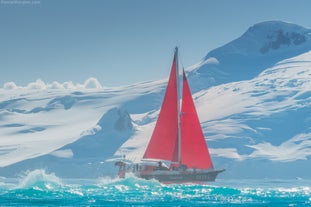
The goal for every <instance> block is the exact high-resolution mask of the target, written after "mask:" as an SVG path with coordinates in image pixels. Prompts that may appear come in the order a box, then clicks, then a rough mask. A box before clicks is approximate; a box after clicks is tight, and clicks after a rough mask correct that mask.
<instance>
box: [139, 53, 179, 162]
mask: <svg viewBox="0 0 311 207" xmlns="http://www.w3.org/2000/svg"><path fill="white" fill-rule="evenodd" d="M177 75H178V74H177V51H176V52H175V55H174V60H173V64H172V68H171V74H170V78H169V81H168V85H167V88H166V92H165V96H164V100H163V103H162V107H161V111H160V114H159V117H158V121H157V123H156V126H155V128H154V131H153V134H152V136H151V139H150V141H149V144H148V146H147V149H146V152H145V155H144V158H145V159H162V160H170V161H174V162H175V161H177V159H178V149H177V148H178V146H177V143H178V137H177V136H178V135H177V134H178V104H177V101H178V97H177V96H178V95H177V84H178V83H177Z"/></svg>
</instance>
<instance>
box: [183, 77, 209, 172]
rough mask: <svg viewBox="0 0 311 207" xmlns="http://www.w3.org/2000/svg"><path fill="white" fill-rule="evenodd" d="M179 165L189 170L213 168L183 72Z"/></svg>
mask: <svg viewBox="0 0 311 207" xmlns="http://www.w3.org/2000/svg"><path fill="white" fill-rule="evenodd" d="M181 163H182V164H184V165H187V166H188V167H189V168H198V169H208V168H213V163H212V160H211V156H210V154H209V151H208V148H207V145H206V142H205V139H204V135H203V132H202V128H201V125H200V121H199V118H198V114H197V112H196V109H195V105H194V102H193V99H192V95H191V91H190V88H189V84H188V81H187V78H186V75H185V72H183V93H182V107H181Z"/></svg>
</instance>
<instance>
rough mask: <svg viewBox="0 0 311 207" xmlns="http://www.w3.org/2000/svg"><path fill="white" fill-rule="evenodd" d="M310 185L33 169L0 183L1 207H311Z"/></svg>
mask: <svg viewBox="0 0 311 207" xmlns="http://www.w3.org/2000/svg"><path fill="white" fill-rule="evenodd" d="M247 183H248V184H247ZM309 184H310V183H309V182H303V181H301V182H297V181H286V182H274V181H265V182H263V181H262V180H252V181H239V180H236V181H235V182H233V181H226V180H219V181H217V182H215V183H212V185H211V184H204V185H203V184H162V183H159V182H158V181H156V180H150V181H147V180H144V179H140V178H136V177H134V176H128V177H127V178H125V179H113V178H108V177H106V178H99V179H92V180H86V179H83V180H82V179H61V178H59V177H57V176H56V175H55V174H53V173H47V172H45V171H44V170H34V171H30V172H27V173H25V174H24V175H23V176H21V177H20V178H19V179H17V180H15V181H12V180H11V179H6V178H1V181H0V206H244V205H245V206H310V205H311V186H310V185H309ZM256 186H259V187H256Z"/></svg>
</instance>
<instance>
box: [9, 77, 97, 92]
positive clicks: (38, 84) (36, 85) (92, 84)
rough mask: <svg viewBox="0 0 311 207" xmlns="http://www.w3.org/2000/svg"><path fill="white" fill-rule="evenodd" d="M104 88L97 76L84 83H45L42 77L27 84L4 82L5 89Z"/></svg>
mask: <svg viewBox="0 0 311 207" xmlns="http://www.w3.org/2000/svg"><path fill="white" fill-rule="evenodd" d="M101 88H103V87H102V85H101V84H100V82H99V81H98V80H97V79H96V78H93V77H91V78H88V79H87V80H86V81H85V82H84V83H83V84H80V83H76V84H75V83H73V82H72V81H67V82H64V83H59V82H57V81H53V82H52V83H45V82H44V81H42V80H41V79H38V80H36V81H34V82H30V83H28V84H27V85H26V86H18V85H17V84H16V83H15V82H12V81H11V82H7V83H4V84H3V89H5V90H18V89H26V90H46V89H55V90H64V89H68V90H75V89H101Z"/></svg>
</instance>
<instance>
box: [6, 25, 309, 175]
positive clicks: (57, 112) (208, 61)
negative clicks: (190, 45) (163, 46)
mask: <svg viewBox="0 0 311 207" xmlns="http://www.w3.org/2000/svg"><path fill="white" fill-rule="evenodd" d="M310 38H311V30H309V29H306V28H303V27H301V26H298V25H295V24H292V23H286V22H281V21H268V22H262V23H258V24H255V25H253V26H252V27H250V28H249V29H248V30H247V31H246V32H245V33H244V34H243V35H242V36H241V37H240V38H238V39H236V40H233V41H232V42H229V43H228V44H226V45H224V46H222V47H219V48H217V49H215V50H213V51H211V52H209V53H208V54H207V55H206V56H205V57H204V58H203V59H202V61H201V62H199V63H197V64H195V65H193V66H191V67H189V68H187V69H186V73H187V75H188V77H189V85H190V87H191V90H192V92H193V93H194V94H193V97H194V101H195V104H196V107H197V111H198V114H199V118H200V121H201V124H202V127H203V130H204V135H205V137H206V141H207V144H208V146H209V149H210V152H211V155H212V159H213V162H214V166H215V167H216V168H226V173H223V174H222V175H221V176H220V178H227V179H230V178H295V177H302V178H310V174H309V173H308V172H310V170H311V169H310V168H311V161H310V157H311V118H310V117H311V40H310ZM159 61H160V60H159ZM168 69H169V66H168ZM166 81H167V80H157V81H149V82H142V83H137V84H133V85H128V86H119V87H103V86H102V85H101V84H100V83H99V82H98V81H97V80H96V79H95V78H92V79H90V80H88V81H86V82H85V83H84V84H73V83H71V82H67V83H63V84H61V83H57V82H54V83H51V84H49V83H44V82H42V81H40V80H38V81H36V82H34V83H30V84H29V85H28V86H26V87H21V86H17V85H16V84H15V83H13V82H10V83H7V84H5V85H4V87H3V88H2V89H0V91H1V93H0V158H1V159H0V176H6V177H14V176H18V175H19V174H20V173H22V172H24V171H27V170H34V169H40V168H41V169H46V171H50V172H54V173H55V174H56V175H57V176H59V177H69V178H91V177H101V176H114V175H115V173H116V170H117V169H116V168H115V167H114V162H113V161H114V160H115V159H118V158H120V157H122V156H124V155H125V156H126V158H127V159H129V160H131V161H133V162H137V161H139V160H140V158H141V157H142V155H143V153H144V150H145V147H146V145H147V143H148V141H149V138H150V135H151V133H152V130H153V127H154V124H155V121H156V119H157V115H158V113H159V108H160V106H161V103H162V99H163V95H164V92H165V87H166Z"/></svg>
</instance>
